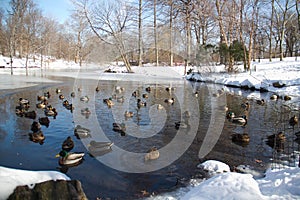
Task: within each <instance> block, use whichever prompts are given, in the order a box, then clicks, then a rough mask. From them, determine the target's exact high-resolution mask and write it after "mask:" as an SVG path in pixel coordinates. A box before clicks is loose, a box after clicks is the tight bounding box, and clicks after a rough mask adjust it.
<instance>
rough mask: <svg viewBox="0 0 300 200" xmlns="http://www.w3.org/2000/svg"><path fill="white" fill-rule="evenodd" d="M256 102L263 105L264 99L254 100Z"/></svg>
mask: <svg viewBox="0 0 300 200" xmlns="http://www.w3.org/2000/svg"><path fill="white" fill-rule="evenodd" d="M256 103H257V104H258V105H261V106H263V105H265V103H266V102H265V100H264V99H259V100H256Z"/></svg>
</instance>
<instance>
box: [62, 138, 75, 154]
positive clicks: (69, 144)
mask: <svg viewBox="0 0 300 200" xmlns="http://www.w3.org/2000/svg"><path fill="white" fill-rule="evenodd" d="M61 148H62V150H65V151H67V152H69V151H71V150H72V149H73V148H74V141H73V140H72V138H71V137H70V136H68V137H67V139H65V140H64V141H63V143H62V145H61Z"/></svg>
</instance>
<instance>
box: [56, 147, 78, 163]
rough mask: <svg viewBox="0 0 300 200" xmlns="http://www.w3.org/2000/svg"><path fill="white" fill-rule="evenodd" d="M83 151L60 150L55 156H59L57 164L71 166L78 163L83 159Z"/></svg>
mask: <svg viewBox="0 0 300 200" xmlns="http://www.w3.org/2000/svg"><path fill="white" fill-rule="evenodd" d="M83 156H84V153H74V152H67V151H65V150H62V151H60V152H59V153H58V154H57V155H56V156H55V157H57V158H58V157H60V159H59V165H63V166H72V165H77V164H79V163H80V162H81V161H82V159H83Z"/></svg>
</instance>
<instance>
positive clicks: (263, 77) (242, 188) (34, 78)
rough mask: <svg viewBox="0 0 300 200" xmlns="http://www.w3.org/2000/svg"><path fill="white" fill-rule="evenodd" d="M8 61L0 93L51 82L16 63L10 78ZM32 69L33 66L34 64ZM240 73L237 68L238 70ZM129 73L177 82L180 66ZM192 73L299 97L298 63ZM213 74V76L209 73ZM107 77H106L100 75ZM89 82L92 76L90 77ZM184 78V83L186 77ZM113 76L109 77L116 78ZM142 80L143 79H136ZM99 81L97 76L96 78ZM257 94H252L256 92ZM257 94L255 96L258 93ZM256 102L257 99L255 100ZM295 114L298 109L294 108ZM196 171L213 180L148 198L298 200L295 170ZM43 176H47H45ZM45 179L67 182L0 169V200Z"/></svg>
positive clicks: (212, 164) (299, 172)
mask: <svg viewBox="0 0 300 200" xmlns="http://www.w3.org/2000/svg"><path fill="white" fill-rule="evenodd" d="M7 61H9V59H8V58H4V57H0V66H4V67H5V68H4V69H0V89H13V88H16V87H29V86H31V85H34V84H38V83H39V82H45V81H49V82H50V81H52V80H50V79H46V78H40V76H39V75H40V74H41V73H42V72H41V71H42V70H41V69H40V68H37V67H36V68H30V69H29V76H25V69H24V61H23V60H15V61H14V65H15V67H18V68H13V71H14V75H18V76H10V68H9V65H8V64H7ZM32 66H38V63H33V64H32ZM90 67H93V68H95V71H97V73H102V72H103V71H104V69H107V67H106V66H91V65H85V66H84V67H82V68H90ZM239 68H240V69H242V67H241V66H239ZM47 69H57V70H59V69H72V71H70V72H69V73H65V72H64V73H61V72H60V71H58V72H55V71H49V73H54V75H57V76H59V75H60V76H71V77H76V76H77V75H78V74H77V73H76V70H79V67H78V65H76V64H74V63H72V64H70V63H66V62H63V61H56V62H52V63H49V65H47ZM112 69H114V70H115V71H118V72H121V71H124V70H125V69H124V68H123V67H112ZM133 71H134V72H135V73H134V75H133V74H124V73H122V76H131V78H133V79H137V80H145V78H147V77H148V78H149V77H152V78H153V77H160V78H172V79H182V78H183V72H184V67H183V66H177V67H153V66H145V67H133ZM194 71H200V72H201V76H200V75H199V74H194V75H193V76H194V77H193V78H194V79H196V80H201V81H208V82H213V83H218V84H221V85H222V84H224V85H232V86H244V85H247V86H248V87H249V88H251V87H255V88H256V89H260V88H264V89H267V90H268V91H271V92H274V93H277V94H279V95H290V96H292V98H293V97H297V98H299V97H300V73H299V72H300V59H298V61H296V60H295V58H285V59H284V61H281V62H280V61H278V60H277V59H274V61H273V62H268V61H267V60H261V62H259V63H258V62H253V64H252V69H251V71H250V72H240V73H234V74H227V73H224V66H208V67H201V68H195V69H194ZM209 72H213V73H209ZM102 74H103V76H102V77H103V78H107V76H109V75H104V73H102ZM90 76H91V78H93V75H90ZM191 76H192V75H189V76H188V78H191ZM117 77H118V76H116V75H115V74H113V76H110V78H117ZM141 77H142V78H141ZM97 78H99V74H98V75H97ZM274 82H279V83H280V84H285V87H282V88H277V87H273V83H274ZM256 93H257V92H256ZM258 94H259V93H258ZM255 98H258V97H257V96H256V97H255ZM298 110H299V108H298ZM200 167H203V168H204V169H206V170H208V171H212V172H213V174H215V175H214V176H213V177H212V178H210V179H207V180H205V181H198V180H191V184H190V186H189V187H187V188H181V189H179V190H177V191H174V192H172V193H167V194H163V195H159V196H151V197H150V198H149V199H157V200H158V199H189V200H190V199H214V200H216V199H300V168H297V167H282V168H281V169H278V168H277V169H276V170H275V169H274V170H272V169H271V168H270V169H269V170H267V172H266V174H265V177H264V178H258V179H254V178H253V176H252V175H251V174H241V173H236V172H229V167H228V166H227V165H226V164H224V163H220V162H218V161H207V162H205V163H202V164H200ZM45 173H46V175H45ZM48 178H49V179H50V178H51V179H61V178H62V179H68V178H67V177H65V176H63V175H62V174H59V173H58V174H56V173H55V174H54V173H53V172H37V171H36V172H28V171H27V172H26V173H25V172H21V171H19V170H13V169H7V168H3V167H0V199H5V198H6V197H7V196H8V194H9V193H10V192H12V191H13V188H14V187H15V186H16V185H24V184H25V185H26V184H33V183H37V182H41V181H44V180H48Z"/></svg>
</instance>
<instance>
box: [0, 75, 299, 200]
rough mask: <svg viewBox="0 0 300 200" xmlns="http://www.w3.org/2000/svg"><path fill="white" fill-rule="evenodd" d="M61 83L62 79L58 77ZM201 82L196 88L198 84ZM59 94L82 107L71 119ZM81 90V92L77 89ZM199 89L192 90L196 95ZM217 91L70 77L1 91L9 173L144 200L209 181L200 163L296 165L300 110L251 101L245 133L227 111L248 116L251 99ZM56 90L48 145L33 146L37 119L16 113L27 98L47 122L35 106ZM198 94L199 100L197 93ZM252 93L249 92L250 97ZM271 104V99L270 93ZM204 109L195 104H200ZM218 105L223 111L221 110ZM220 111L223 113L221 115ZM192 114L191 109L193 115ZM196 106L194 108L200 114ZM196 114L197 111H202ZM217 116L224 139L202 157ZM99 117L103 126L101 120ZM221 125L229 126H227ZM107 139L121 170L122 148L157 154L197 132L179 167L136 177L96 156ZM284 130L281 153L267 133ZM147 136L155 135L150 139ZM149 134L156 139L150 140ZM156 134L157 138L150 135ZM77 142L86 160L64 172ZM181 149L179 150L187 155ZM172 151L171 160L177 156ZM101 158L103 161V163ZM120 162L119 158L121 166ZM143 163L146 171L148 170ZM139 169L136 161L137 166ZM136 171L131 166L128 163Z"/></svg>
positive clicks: (2, 159)
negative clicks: (244, 138) (64, 156)
mask: <svg viewBox="0 0 300 200" xmlns="http://www.w3.org/2000/svg"><path fill="white" fill-rule="evenodd" d="M56 79H59V80H62V79H61V78H56ZM194 84H195V85H194ZM96 86H99V87H100V91H99V92H95V87H96ZM116 86H121V87H124V88H125V91H122V92H118V91H115V87H116ZM169 86H171V87H175V88H176V89H175V91H171V92H168V91H166V89H165V88H166V87H169ZM146 87H151V89H152V90H151V92H150V93H148V92H146V91H145V88H146ZM56 88H60V89H61V90H62V93H63V94H64V96H65V97H66V99H68V100H69V101H70V102H72V103H73V105H74V106H75V110H74V112H73V113H71V112H70V111H69V110H66V109H65V108H64V107H63V105H62V100H60V99H59V98H58V94H56V92H55V90H56ZM78 88H81V91H78ZM191 88H192V89H191ZM217 89H219V87H218V86H212V85H205V84H198V83H189V82H187V81H183V80H180V81H178V80H177V81H174V80H172V81H163V82H159V83H157V82H156V81H153V82H151V81H149V80H147V81H145V82H133V81H126V80H122V81H104V80H102V81H92V80H86V79H84V80H81V79H78V80H76V81H75V80H73V79H66V78H63V82H62V83H57V84H40V85H39V86H35V87H31V88H26V89H18V90H5V91H0V97H1V98H0V112H1V113H2V115H1V118H0V155H1V156H0V164H1V165H2V166H6V167H13V168H20V169H28V170H61V171H63V172H64V173H66V174H67V175H68V176H69V177H71V178H72V179H78V180H80V181H81V183H82V186H83V189H84V191H85V193H86V195H87V196H88V198H89V199H96V197H101V198H111V199H135V198H141V197H143V195H142V191H147V192H148V193H149V194H152V193H154V194H158V193H163V192H167V191H172V190H175V189H176V188H178V187H182V186H185V184H186V183H187V182H188V180H189V179H191V178H194V177H200V178H201V177H202V172H201V171H200V170H199V169H198V168H197V165H198V164H199V162H201V161H204V160H208V159H216V160H220V161H222V162H225V163H227V164H229V165H230V167H231V168H232V169H234V167H235V166H238V165H240V164H247V165H251V166H253V167H254V168H255V169H257V170H264V169H266V167H267V166H268V165H269V163H271V162H272V159H279V160H287V161H289V163H291V164H293V163H294V161H293V157H292V153H293V151H294V150H298V148H299V147H298V144H297V143H295V142H294V139H295V136H294V132H296V131H299V126H298V125H296V126H295V127H294V129H292V127H290V126H289V124H288V120H289V118H290V117H291V116H292V115H293V114H296V115H299V112H298V111H294V110H293V109H290V108H289V103H288V102H284V101H281V100H279V101H276V102H273V101H268V102H267V104H266V105H265V106H260V105H257V104H256V102H255V101H254V100H248V101H249V102H250V105H251V107H250V109H249V111H248V113H247V114H248V118H249V120H248V124H247V125H246V126H245V127H241V126H237V125H234V124H232V123H231V122H229V121H228V120H226V119H225V114H224V113H225V111H224V110H223V108H221V107H223V105H226V104H227V105H228V107H229V109H230V110H231V111H234V112H235V113H236V114H242V113H243V112H242V110H241V107H240V105H241V103H242V102H245V101H246V100H247V99H246V98H245V97H243V96H239V95H234V94H229V93H225V94H223V95H222V97H214V96H213V95H212V94H213V93H215V92H217ZM136 90H138V91H140V96H139V97H138V98H141V99H142V100H143V101H146V102H147V106H146V107H141V108H138V107H137V104H136V99H137V98H136V97H133V96H131V93H132V92H133V91H136ZM47 91H49V92H50V94H52V96H51V97H50V99H49V103H50V104H51V105H52V106H53V107H55V108H56V109H57V110H58V115H57V117H56V118H55V119H54V118H53V117H49V118H50V126H49V127H48V128H47V127H45V126H42V131H43V133H44V135H45V137H46V139H45V141H44V143H43V144H42V145H41V144H39V143H34V142H32V141H30V140H29V137H28V133H29V132H30V126H31V124H32V122H33V120H32V119H28V118H24V117H18V116H17V115H16V114H15V107H16V105H18V99H19V98H20V97H23V98H27V99H29V101H30V102H31V108H30V110H35V111H37V114H38V117H42V116H44V112H43V110H41V109H37V108H35V104H36V103H37V100H36V98H37V95H43V93H44V92H47ZM72 91H74V92H75V93H76V97H75V98H71V97H70V93H71V92H72ZM195 91H197V92H198V93H199V95H198V97H195V96H194V95H193V92H195ZM113 94H116V96H117V97H122V96H124V97H125V101H124V102H123V103H121V102H118V101H117V99H113V102H114V104H115V105H114V106H113V107H112V108H109V107H108V106H107V105H105V104H104V103H103V99H105V98H109V97H112V95H113ZM142 94H147V95H148V98H142ZM85 95H88V96H89V97H90V101H89V102H81V101H80V100H79V98H80V97H81V96H85ZM245 95H247V92H245ZM265 95H266V98H267V97H268V95H270V94H268V93H266V94H265ZM171 97H174V98H175V103H174V104H173V105H169V104H167V103H165V102H164V100H165V99H167V98H171ZM195 102H197V104H195V105H193V103H195ZM157 104H161V105H163V106H164V109H163V111H161V112H159V111H157V109H156V106H157ZM216 104H217V106H216ZM214 106H215V107H217V109H214ZM86 107H88V108H89V109H90V110H91V111H92V114H91V115H90V116H84V115H81V114H80V110H81V109H83V108H86ZM191 108H192V109H191ZM193 108H194V109H193ZM124 110H129V111H133V112H134V116H133V117H132V118H129V119H125V118H124V115H123V114H124ZM185 110H189V111H190V113H191V117H190V119H188V120H186V122H187V124H188V127H187V128H186V129H180V131H179V130H177V129H176V128H175V122H177V121H182V120H183V119H184V117H183V112H184V111H185ZM196 112H197V113H196ZM212 114H216V116H217V117H218V118H221V119H223V124H221V125H220V124H217V123H216V124H214V126H216V127H215V129H219V128H220V127H221V132H220V136H218V137H216V138H217V139H215V141H213V142H212V143H211V146H209V145H208V146H209V147H207V148H211V151H209V152H208V153H207V154H205V156H204V157H203V158H201V159H199V157H198V154H199V149H200V148H201V146H203V145H204V144H203V143H204V142H205V141H206V140H205V136H206V135H207V134H211V133H209V131H211V130H213V129H214V127H209V126H210V124H211V123H212V122H211V121H212V119H211V116H212ZM95 119H96V120H95ZM221 121H222V120H221ZM113 122H120V123H121V122H123V123H125V124H126V125H127V130H126V134H125V136H124V135H122V134H120V133H117V132H115V131H113V130H112V123H113ZM76 124H80V125H83V126H86V127H87V128H90V129H91V130H95V131H94V132H93V134H92V137H91V138H87V139H81V140H80V139H77V138H76V137H75V136H74V127H75V126H76ZM99 127H100V129H101V130H102V132H103V133H104V134H105V137H106V139H107V140H110V141H112V142H114V146H113V148H112V152H109V153H107V154H105V155H104V156H105V157H106V158H109V159H110V160H113V161H112V163H113V165H114V166H116V168H118V167H121V168H122V166H121V165H122V162H120V158H122V155H118V154H115V152H116V151H118V149H117V148H116V147H118V148H121V149H124V150H126V151H129V152H134V153H140V154H142V155H144V154H145V153H146V152H147V151H148V150H149V149H150V148H151V147H153V146H155V147H157V148H158V149H161V148H163V147H164V146H166V145H168V144H170V143H172V141H173V140H174V138H176V134H187V136H186V137H191V136H188V134H190V133H191V132H192V130H193V127H196V128H197V132H196V133H195V134H196V135H195V137H194V138H193V137H192V140H191V142H190V145H188V149H187V150H184V151H183V154H182V155H181V156H178V159H176V160H175V161H172V162H169V163H167V164H166V166H165V167H163V168H161V169H159V170H155V171H150V172H145V173H132V172H130V173H129V172H122V171H119V170H116V169H112V168H111V167H109V166H107V165H105V164H103V163H102V162H100V161H99V160H98V159H97V157H93V156H91V155H89V153H88V150H87V148H86V147H85V146H86V144H87V143H88V142H89V141H90V140H92V139H95V140H97V141H99V139H98V137H99V138H103V137H102V136H100V133H97V132H96V130H99V129H97V128H99ZM279 131H284V132H285V133H286V137H287V140H286V141H285V143H284V148H283V149H282V150H281V151H279V150H278V151H275V150H274V149H273V148H272V147H270V146H269V145H267V144H266V138H267V136H268V135H271V134H274V133H277V132H279ZM233 133H248V134H249V135H250V142H249V144H247V145H239V144H235V143H233V142H232V140H231V135H232V134H233ZM147 134H148V135H147ZM149 134H150V135H149ZM151 134H153V135H151ZM68 136H71V137H72V139H73V140H74V141H75V148H74V149H73V150H72V151H76V152H85V153H86V155H85V157H84V161H83V162H82V163H81V164H80V165H78V166H75V167H71V168H62V167H61V166H59V164H58V159H57V158H55V155H56V154H57V153H58V152H59V151H60V150H61V144H62V142H63V141H64V140H65V139H66V137H68ZM180 148H183V147H182V146H180V145H179V146H178V147H177V148H176V149H175V150H174V151H177V150H181V149H180ZM171 155H172V154H171V152H170V157H171ZM167 157H168V155H166V154H163V153H162V154H161V157H160V158H159V159H158V160H157V161H155V160H153V161H151V162H153V163H155V162H157V163H158V161H159V160H160V159H166V160H168V158H167ZM98 158H99V157H98ZM114 159H115V160H114ZM142 159H143V157H142V158H141V163H140V165H141V166H144V162H143V160H142ZM132 165H133V168H132V169H129V170H133V171H134V166H135V165H136V163H132ZM129 167H130V163H129Z"/></svg>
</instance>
